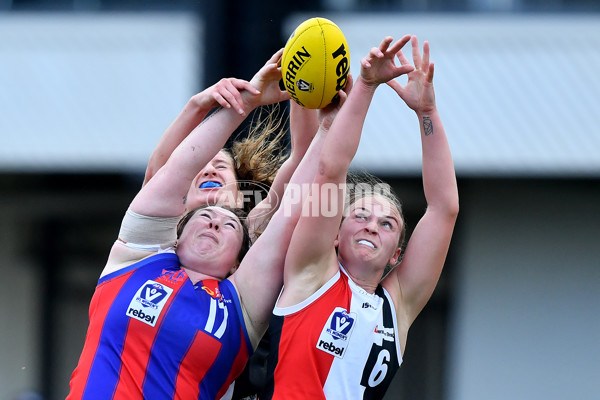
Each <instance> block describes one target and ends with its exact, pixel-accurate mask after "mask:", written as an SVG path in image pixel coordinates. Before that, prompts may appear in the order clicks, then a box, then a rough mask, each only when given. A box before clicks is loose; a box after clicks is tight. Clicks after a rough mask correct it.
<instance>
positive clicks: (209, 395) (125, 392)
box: [67, 253, 252, 400]
mask: <svg viewBox="0 0 600 400" xmlns="http://www.w3.org/2000/svg"><path fill="white" fill-rule="evenodd" d="M89 313H90V315H89V318H90V324H89V327H88V332H87V335H86V338H85V344H84V347H83V352H82V354H81V357H80V359H79V363H78V365H77V368H75V371H74V372H73V375H72V376H71V382H70V393H69V395H68V397H67V399H102V400H106V399H127V400H131V399H153V400H154V399H218V398H220V397H221V396H222V395H223V394H225V392H226V391H227V388H228V387H229V385H230V384H231V383H232V382H233V380H234V379H235V378H236V377H237V376H238V375H239V374H240V373H241V372H242V370H243V368H244V365H245V364H246V361H247V360H248V357H249V356H250V354H251V353H252V347H251V344H250V340H249V338H248V333H247V331H246V326H245V324H244V319H243V315H242V311H241V307H240V302H239V298H238V295H237V292H236V290H235V288H234V287H233V285H232V284H231V282H229V281H228V280H223V281H221V282H218V281H216V280H204V281H201V282H198V283H197V284H196V285H193V284H192V282H191V281H190V279H189V278H188V276H187V274H186V273H185V271H184V270H182V269H181V268H180V267H179V260H178V258H177V255H175V254H173V253H161V254H156V255H154V256H151V257H149V258H146V259H144V260H142V261H140V262H138V263H136V264H133V265H131V266H130V267H127V268H124V269H122V270H119V271H117V272H114V273H112V274H109V275H106V276H104V277H102V278H101V279H100V280H99V281H98V286H97V287H96V291H95V292H94V296H93V298H92V301H91V304H90V310H89Z"/></svg>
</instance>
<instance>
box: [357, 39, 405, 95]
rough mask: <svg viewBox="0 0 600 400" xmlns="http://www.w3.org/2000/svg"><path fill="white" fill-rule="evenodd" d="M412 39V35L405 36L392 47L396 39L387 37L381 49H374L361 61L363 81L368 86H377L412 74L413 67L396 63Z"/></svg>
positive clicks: (380, 46)
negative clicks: (403, 75) (396, 59)
mask: <svg viewBox="0 0 600 400" xmlns="http://www.w3.org/2000/svg"><path fill="white" fill-rule="evenodd" d="M410 37H411V36H410V35H405V36H403V37H402V38H401V39H400V40H398V41H397V42H395V43H394V44H392V45H391V46H390V44H391V43H392V41H393V40H394V39H393V38H392V37H390V36H387V37H386V38H385V39H383V41H382V42H381V44H380V45H379V47H373V48H372V49H371V51H370V52H369V54H368V55H367V56H366V57H364V58H363V59H362V60H361V61H360V64H361V70H360V78H361V79H362V81H363V82H364V83H365V84H367V85H371V86H377V85H379V84H381V83H386V82H388V81H390V80H392V79H394V78H397V77H398V76H400V75H402V74H406V73H408V72H411V71H412V70H413V69H414V67H413V66H412V65H410V64H402V65H400V66H397V65H396V63H395V61H394V59H395V57H396V54H397V53H398V52H402V47H404V45H405V44H406V43H408V42H409V41H410Z"/></svg>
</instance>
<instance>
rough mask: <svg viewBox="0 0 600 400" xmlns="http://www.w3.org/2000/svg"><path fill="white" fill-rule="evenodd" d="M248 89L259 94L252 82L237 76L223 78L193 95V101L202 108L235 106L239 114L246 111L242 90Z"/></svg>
mask: <svg viewBox="0 0 600 400" xmlns="http://www.w3.org/2000/svg"><path fill="white" fill-rule="evenodd" d="M244 90H246V91H248V92H250V93H254V94H258V93H259V92H258V90H256V88H255V87H254V86H252V85H251V84H250V82H248V81H246V80H243V79H237V78H222V79H221V80H220V81H219V82H217V83H215V84H214V85H212V86H210V87H208V88H206V89H204V90H203V91H202V92H200V93H198V94H196V95H194V96H193V101H194V102H195V103H196V105H197V106H198V107H199V108H200V109H201V110H207V111H208V110H210V109H212V108H214V107H219V106H221V107H223V108H231V107H233V108H234V109H235V110H236V111H237V112H238V113H239V114H243V113H244V105H243V99H242V95H241V93H240V92H242V91H244Z"/></svg>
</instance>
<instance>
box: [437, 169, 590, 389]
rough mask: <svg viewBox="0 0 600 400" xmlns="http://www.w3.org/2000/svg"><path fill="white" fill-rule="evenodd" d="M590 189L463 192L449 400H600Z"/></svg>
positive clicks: (489, 188)
mask: <svg viewBox="0 0 600 400" xmlns="http://www.w3.org/2000/svg"><path fill="white" fill-rule="evenodd" d="M588 185H592V186H591V187H588V188H587V189H586V188H585V186H586V185H571V184H569V183H566V182H565V183H564V184H556V185H555V186H552V185H541V184H536V185H534V186H528V184H527V182H526V181H524V182H521V183H517V184H516V185H515V186H509V185H507V184H500V185H499V187H495V186H494V184H493V183H489V184H485V185H484V186H481V187H477V188H472V187H468V188H467V189H466V190H465V191H462V192H461V198H462V199H463V202H462V204H461V215H460V220H459V226H460V230H461V232H462V235H461V237H462V238H463V239H464V240H463V241H461V242H460V243H457V244H456V245H457V246H458V247H457V248H455V254H458V257H459V261H458V262H457V264H458V265H457V266H459V267H460V268H459V271H458V273H457V275H458V279H457V287H455V288H454V293H453V295H454V296H455V299H456V305H455V308H454V315H455V318H456V319H455V320H454V321H453V322H452V326H453V328H452V330H451V335H450V357H449V360H450V362H449V365H448V367H447V370H448V374H449V375H448V378H449V379H448V386H449V389H450V392H449V395H450V396H449V397H448V399H449V400H480V399H486V400H496V399H497V400H506V399H535V400H537V399H540V400H541V399H544V400H565V399H578V400H592V399H594V400H595V399H598V396H599V394H600V379H599V378H600V246H598V238H599V237H600V213H599V212H598V205H599V204H600V187H598V183H597V181H596V182H591V183H589V184H588ZM594 185H595V186H594Z"/></svg>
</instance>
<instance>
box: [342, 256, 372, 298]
mask: <svg viewBox="0 0 600 400" xmlns="http://www.w3.org/2000/svg"><path fill="white" fill-rule="evenodd" d="M338 261H339V262H340V264H341V265H342V266H343V267H344V270H346V273H347V274H348V276H349V277H350V279H352V281H353V282H354V283H356V284H357V285H358V286H360V287H361V288H363V289H364V290H365V291H366V292H368V293H371V294H372V293H375V290H376V289H377V286H378V285H379V282H380V281H381V276H382V271H380V270H379V269H375V268H371V267H370V266H369V265H367V264H360V265H353V264H352V263H348V264H346V263H344V261H343V260H338Z"/></svg>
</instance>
